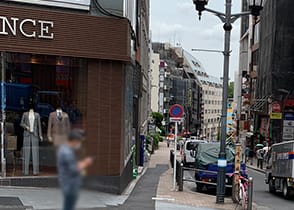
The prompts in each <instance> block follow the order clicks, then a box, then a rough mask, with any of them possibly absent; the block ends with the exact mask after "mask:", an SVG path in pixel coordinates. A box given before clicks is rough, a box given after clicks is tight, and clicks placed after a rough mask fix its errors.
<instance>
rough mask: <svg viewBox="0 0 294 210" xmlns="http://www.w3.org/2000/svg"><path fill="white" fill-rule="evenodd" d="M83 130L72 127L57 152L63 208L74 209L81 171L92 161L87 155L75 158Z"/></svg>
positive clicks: (82, 136)
mask: <svg viewBox="0 0 294 210" xmlns="http://www.w3.org/2000/svg"><path fill="white" fill-rule="evenodd" d="M84 137H85V134H84V131H82V130H79V129H73V130H72V131H71V132H70V133H69V136H68V140H67V142H66V143H64V144H62V145H61V146H60V147H59V149H58V152H57V159H58V160H57V165H58V178H59V184H60V187H61V190H62V193H63V210H74V209H75V205H76V202H77V199H78V196H79V190H80V186H81V172H82V171H84V170H85V169H86V168H87V167H88V166H90V165H91V164H92V162H93V159H92V158H90V157H87V158H85V159H83V160H81V161H78V160H77V156H76V152H77V151H78V150H79V149H80V148H81V143H82V140H83V139H84Z"/></svg>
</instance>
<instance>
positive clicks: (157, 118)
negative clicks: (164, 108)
mask: <svg viewBox="0 0 294 210" xmlns="http://www.w3.org/2000/svg"><path fill="white" fill-rule="evenodd" d="M151 116H152V118H153V119H154V121H155V125H156V127H157V128H159V129H160V128H161V126H162V120H163V115H162V114H160V113H159V112H152V114H151Z"/></svg>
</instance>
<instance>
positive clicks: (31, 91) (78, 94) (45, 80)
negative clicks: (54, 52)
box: [4, 53, 88, 176]
mask: <svg viewBox="0 0 294 210" xmlns="http://www.w3.org/2000/svg"><path fill="white" fill-rule="evenodd" d="M4 61H5V81H6V121H5V159H6V176H23V175H28V176H31V175H38V176H48V175H55V174H56V148H57V147H58V145H59V144H60V143H61V142H60V139H61V137H62V134H63V133H65V132H66V131H67V130H68V129H69V126H70V127H71V128H73V127H77V128H85V123H86V111H87V87H88V86H87V80H88V68H87V66H88V65H87V60H86V59H81V58H72V57H61V56H51V55H37V54H22V53H5V59H4ZM32 109H33V110H34V112H35V113H38V115H36V114H34V115H32V114H31V113H33V112H29V110H32ZM56 110H58V111H56ZM59 110H61V111H59ZM38 116H40V124H39V122H38ZM48 124H49V125H50V126H49V129H48ZM39 125H40V126H39ZM39 128H40V129H39ZM39 134H40V135H39ZM28 165H29V170H28Z"/></svg>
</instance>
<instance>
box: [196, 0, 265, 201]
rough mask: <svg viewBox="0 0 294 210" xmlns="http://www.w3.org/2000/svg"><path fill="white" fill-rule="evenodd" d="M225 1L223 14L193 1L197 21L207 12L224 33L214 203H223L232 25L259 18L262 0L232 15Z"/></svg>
mask: <svg viewBox="0 0 294 210" xmlns="http://www.w3.org/2000/svg"><path fill="white" fill-rule="evenodd" d="M225 1H226V11H225V13H222V12H218V11H215V10H212V9H209V8H207V7H206V5H207V4H208V0H193V3H194V4H195V6H196V10H197V11H198V15H199V19H200V17H201V15H202V12H203V11H207V12H210V13H213V14H214V15H216V16H217V17H218V18H219V19H220V20H221V21H222V22H223V23H224V25H223V28H224V31H225V43H224V51H223V55H224V72H223V101H222V114H221V141H220V153H219V159H218V176H217V189H216V203H224V198H225V189H226V188H225V178H226V165H227V161H226V129H227V128H226V125H227V100H228V83H229V62H230V54H231V49H230V41H231V30H232V23H234V22H235V21H236V20H237V19H238V18H240V17H242V16H248V15H250V14H251V15H253V16H255V17H256V16H259V15H260V11H261V10H262V8H263V4H262V3H263V0H250V2H249V9H250V11H246V12H241V13H237V14H232V13H231V9H232V0H225Z"/></svg>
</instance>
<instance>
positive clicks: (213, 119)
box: [185, 52, 222, 140]
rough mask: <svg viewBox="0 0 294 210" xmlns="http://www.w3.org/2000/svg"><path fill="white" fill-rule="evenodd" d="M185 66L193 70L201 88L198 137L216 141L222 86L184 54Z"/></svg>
mask: <svg viewBox="0 0 294 210" xmlns="http://www.w3.org/2000/svg"><path fill="white" fill-rule="evenodd" d="M185 59H186V61H187V65H189V67H190V68H191V69H192V70H193V72H194V74H195V77H196V78H197V79H198V80H199V81H200V84H201V87H202V103H201V107H202V110H201V112H202V123H201V131H200V134H199V136H202V137H203V138H206V139H208V140H216V139H217V135H218V133H219V130H220V115H221V107H222V103H221V102H222V84H221V81H220V79H218V78H216V77H214V76H211V75H208V74H207V73H206V71H205V69H204V67H203V65H202V64H201V62H200V61H199V60H197V59H196V58H195V57H194V56H192V55H191V54H189V53H188V52H185Z"/></svg>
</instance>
